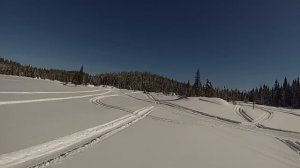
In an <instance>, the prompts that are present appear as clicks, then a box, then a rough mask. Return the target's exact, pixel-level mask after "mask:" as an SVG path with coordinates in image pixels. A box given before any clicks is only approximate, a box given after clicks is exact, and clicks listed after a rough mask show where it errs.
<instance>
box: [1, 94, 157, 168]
mask: <svg viewBox="0 0 300 168" xmlns="http://www.w3.org/2000/svg"><path fill="white" fill-rule="evenodd" d="M107 96H112V95H107ZM107 96H106V97H107ZM114 96H115V95H114ZM104 97H105V96H99V97H95V98H92V99H90V102H94V101H96V100H97V99H101V98H104ZM153 108H154V106H149V107H146V108H142V109H139V110H137V111H134V112H133V113H132V114H128V115H125V116H123V117H121V118H118V119H116V120H113V121H111V122H109V123H106V124H102V125H99V126H96V127H93V128H89V129H86V130H83V131H80V132H77V133H74V134H71V135H68V136H65V137H62V138H59V139H57V140H53V141H50V142H46V143H44V144H40V145H37V146H33V147H29V148H27V149H23V150H20V151H17V152H12V153H7V154H3V155H0V167H1V168H11V167H34V166H36V165H39V164H41V163H45V161H47V160H53V159H55V158H57V157H59V156H62V155H65V154H66V153H68V152H69V151H73V150H74V149H78V148H80V147H81V146H85V145H86V144H88V143H90V142H92V141H93V140H95V139H97V138H99V137H101V136H103V135H106V134H109V133H112V134H113V133H116V132H118V131H120V130H121V129H125V128H127V127H128V126H130V125H131V124H133V123H135V122H137V121H139V120H141V119H143V118H145V117H146V116H148V115H149V114H150V113H151V112H152V109H153ZM116 130H118V131H116Z"/></svg>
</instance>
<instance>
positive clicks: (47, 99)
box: [0, 89, 112, 106]
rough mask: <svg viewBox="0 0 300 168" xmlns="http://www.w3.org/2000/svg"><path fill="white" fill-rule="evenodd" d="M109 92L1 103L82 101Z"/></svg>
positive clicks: (0, 103)
mask: <svg viewBox="0 0 300 168" xmlns="http://www.w3.org/2000/svg"><path fill="white" fill-rule="evenodd" d="M105 90H107V91H106V92H104V93H98V94H89V95H82V96H70V97H57V98H44V99H32V100H13V101H0V106H1V105H9V104H21V103H34V102H45V101H57V100H69V99H80V98H86V97H93V96H101V95H105V94H108V93H110V92H112V90H111V89H105Z"/></svg>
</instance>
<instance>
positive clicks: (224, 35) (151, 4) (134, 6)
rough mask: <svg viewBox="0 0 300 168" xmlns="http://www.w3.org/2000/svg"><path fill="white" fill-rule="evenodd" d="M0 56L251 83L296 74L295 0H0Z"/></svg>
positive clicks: (299, 33)
mask: <svg viewBox="0 0 300 168" xmlns="http://www.w3.org/2000/svg"><path fill="white" fill-rule="evenodd" d="M0 56H1V57H4V58H7V59H12V60H15V61H19V62H21V63H25V64H31V65H34V66H38V67H48V68H62V69H68V70H74V69H75V70H77V69H79V68H80V66H81V65H83V66H84V69H85V71H87V72H89V73H92V74H95V73H102V72H113V71H114V72H115V71H136V70H137V71H151V72H153V73H158V74H161V75H164V76H168V77H171V78H174V79H177V80H179V81H187V80H190V81H191V82H192V81H193V78H194V73H195V71H196V69H197V68H199V69H200V73H201V78H202V81H205V80H206V78H208V79H210V80H211V81H212V82H213V84H214V85H216V86H219V87H223V86H224V85H226V86H227V87H229V88H239V89H250V88H252V87H256V86H258V85H260V84H263V83H266V84H270V85H271V84H273V83H274V81H275V79H278V80H280V81H282V79H283V78H284V76H287V77H288V79H290V80H291V79H293V78H295V77H298V76H300V1H299V0H219V1H216V0H205V1H201V0H197V1H176V0H171V1H163V0H158V1H143V0H136V1H131V0H121V1H114V0H105V1H100V0H98V1H96V0H93V1H92V0H82V1H77V0H70V1H67V0H19V1H18V0H7V1H6V0H0Z"/></svg>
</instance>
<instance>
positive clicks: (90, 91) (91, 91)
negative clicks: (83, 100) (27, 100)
mask: <svg viewBox="0 0 300 168" xmlns="http://www.w3.org/2000/svg"><path fill="white" fill-rule="evenodd" d="M98 91H102V90H87V91H74V92H0V94H58V93H93V92H98Z"/></svg>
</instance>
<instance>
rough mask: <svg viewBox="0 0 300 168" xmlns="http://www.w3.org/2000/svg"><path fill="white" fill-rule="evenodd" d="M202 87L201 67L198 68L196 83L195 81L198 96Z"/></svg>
mask: <svg viewBox="0 0 300 168" xmlns="http://www.w3.org/2000/svg"><path fill="white" fill-rule="evenodd" d="M200 87H201V82H200V71H199V69H197V72H196V76H195V83H194V91H195V96H196V97H199V96H200Z"/></svg>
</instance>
